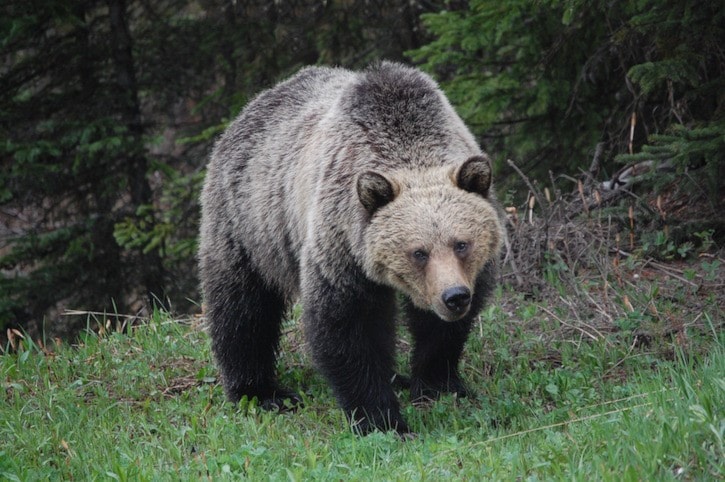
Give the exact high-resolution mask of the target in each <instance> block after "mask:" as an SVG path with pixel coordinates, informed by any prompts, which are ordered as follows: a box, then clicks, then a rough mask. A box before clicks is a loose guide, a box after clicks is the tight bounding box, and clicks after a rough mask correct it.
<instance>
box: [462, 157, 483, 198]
mask: <svg viewBox="0 0 725 482" xmlns="http://www.w3.org/2000/svg"><path fill="white" fill-rule="evenodd" d="M455 176H456V178H455V183H456V185H457V186H458V187H460V188H461V189H463V190H464V191H468V192H472V193H474V194H479V195H481V196H483V197H486V196H488V190H489V188H490V187H491V162H490V161H489V160H488V157H485V156H473V157H470V158H469V159H468V160H467V161H466V162H464V163H463V164H462V165H461V167H459V168H458V171H457V172H456V174H455Z"/></svg>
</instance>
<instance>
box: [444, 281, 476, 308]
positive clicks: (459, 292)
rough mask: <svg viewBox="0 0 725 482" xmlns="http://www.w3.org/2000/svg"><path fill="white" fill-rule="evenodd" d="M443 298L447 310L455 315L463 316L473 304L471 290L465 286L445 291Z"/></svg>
mask: <svg viewBox="0 0 725 482" xmlns="http://www.w3.org/2000/svg"><path fill="white" fill-rule="evenodd" d="M441 298H442V299H443V304H444V305H446V308H448V309H449V310H451V311H452V312H453V313H456V314H462V313H464V312H465V311H466V310H467V309H468V306H469V305H470V304H471V290H469V289H468V288H466V287H465V286H454V287H453V288H448V289H447V290H445V291H444V292H443V295H442V296H441Z"/></svg>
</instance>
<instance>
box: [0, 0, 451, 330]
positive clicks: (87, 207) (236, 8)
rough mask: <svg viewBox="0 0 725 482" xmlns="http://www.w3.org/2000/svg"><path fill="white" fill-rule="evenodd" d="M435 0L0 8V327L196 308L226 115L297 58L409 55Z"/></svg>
mask: <svg viewBox="0 0 725 482" xmlns="http://www.w3.org/2000/svg"><path fill="white" fill-rule="evenodd" d="M441 4H442V2H438V3H437V2H426V3H425V4H423V3H417V2H410V1H408V0H392V1H377V2H376V1H370V0H353V1H349V0H331V1H326V2H321V1H312V0H299V1H294V0H287V1H280V2H271V1H267V0H237V1H233V2H232V1H228V0H201V1H193V2H192V1H187V0H161V1H158V2H149V1H146V0H80V1H79V0H44V1H38V0H8V1H6V2H3V4H2V7H1V9H0V59H1V63H0V269H1V270H2V271H1V277H0V328H5V327H9V326H21V327H24V328H25V329H28V330H30V331H31V332H33V333H34V334H39V332H40V330H41V329H45V330H46V331H48V332H50V333H51V334H54V335H55V334H58V335H65V334H70V333H72V332H74V331H75V330H77V329H78V328H80V327H84V326H85V324H86V320H85V318H83V317H78V318H67V317H66V318H60V316H59V315H60V314H61V313H62V311H63V309H65V308H71V309H81V310H94V311H106V312H109V313H114V312H118V313H123V314H126V313H131V314H133V313H136V312H137V311H139V310H141V309H142V308H143V307H146V309H148V308H150V307H152V306H153V305H154V304H167V303H168V302H171V305H172V307H173V308H175V309H177V310H184V311H186V310H188V309H189V308H190V306H189V302H188V300H189V299H191V300H197V301H198V300H199V293H198V291H197V288H196V286H197V281H196V275H195V261H194V256H195V250H196V232H197V220H198V207H197V197H198V190H199V187H200V184H201V181H202V179H203V166H204V164H205V160H206V154H207V152H208V149H209V146H210V143H211V142H212V141H213V139H214V137H215V136H216V134H218V133H219V132H220V131H221V130H222V129H223V128H224V125H225V123H226V122H228V121H229V120H230V119H231V118H233V116H235V115H236V114H237V113H238V111H239V109H240V108H241V107H242V106H243V105H244V104H245V103H246V102H247V100H248V99H249V98H250V97H251V96H253V95H254V94H256V93H257V92H258V91H260V90H261V89H263V88H265V87H268V86H270V85H272V84H273V83H274V82H276V81H278V80H280V79H281V78H283V77H285V76H287V75H290V74H291V73H293V72H294V71H296V70H297V69H298V68H299V67H301V66H303V65H306V64H314V63H326V64H337V65H344V66H349V67H360V66H362V65H365V64H367V63H368V62H370V61H371V60H374V59H377V58H382V57H385V58H391V59H399V60H402V59H403V52H404V51H406V50H408V49H412V48H417V47H419V46H420V45H421V42H422V40H423V39H422V38H421V37H420V33H421V28H420V25H419V15H420V14H421V13H423V12H425V11H432V10H433V9H437V8H438V7H440V5H441ZM60 320H62V321H60ZM3 331H4V330H3Z"/></svg>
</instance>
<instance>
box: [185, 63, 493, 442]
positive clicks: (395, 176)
mask: <svg viewBox="0 0 725 482" xmlns="http://www.w3.org/2000/svg"><path fill="white" fill-rule="evenodd" d="M490 184H491V172H490V163H489V160H488V158H487V157H486V156H485V154H483V153H482V152H481V150H480V148H479V147H478V145H477V144H476V142H475V140H474V138H473V136H472V135H471V134H470V132H469V131H468V129H467V128H466V127H465V125H464V124H463V122H462V121H461V120H460V118H459V117H458V116H457V115H456V114H455V112H454V110H453V109H452V107H451V106H450V104H449V103H448V101H447V100H446V98H445V97H444V95H443V94H442V93H441V91H440V90H439V89H438V87H437V86H436V84H435V83H434V82H433V81H432V80H431V79H430V78H429V77H428V76H427V75H425V74H423V73H421V72H420V71H418V70H416V69H412V68H409V67H405V66H403V65H399V64H394V63H387V62H384V63H381V64H378V65H376V66H372V67H370V68H369V69H367V70H365V71H362V72H351V71H347V70H343V69H335V68H323V67H311V68H306V69H303V70H302V71H300V72H299V73H298V74H297V75H295V76H293V77H292V78H290V79H289V80H287V81H285V82H282V83H280V84H278V85H277V86H276V87H274V88H273V89H271V90H268V91H265V92H263V93H262V94H260V95H259V96H258V97H256V98H255V99H254V100H253V101H252V102H250V103H249V105H248V106H247V107H246V108H245V109H244V111H243V112H242V113H241V114H240V116H239V117H238V118H237V119H236V120H235V121H234V122H233V123H232V124H231V126H230V127H229V128H228V130H227V131H226V132H225V133H224V135H223V136H222V137H221V138H220V140H219V141H218V143H217V144H216V146H215V149H214V152H213V154H212V157H211V161H210V163H209V166H208V172H207V178H206V182H205V186H204V192H203V196H202V226H201V238H200V252H199V257H200V271H201V280H202V288H203V292H204V296H205V303H206V316H207V318H208V322H209V327H210V335H211V338H212V348H213V350H214V354H215V358H216V360H217V362H218V364H219V366H220V369H221V371H222V376H223V381H224V387H225V390H226V393H227V395H228V397H229V398H230V399H231V400H233V401H236V400H238V399H239V398H241V397H242V396H244V395H246V396H249V397H252V396H257V397H259V399H260V401H261V402H262V403H263V405H264V406H267V407H278V408H281V407H282V405H283V403H284V400H285V399H290V400H291V402H293V403H294V402H299V398H298V396H297V395H296V394H295V393H293V392H290V391H288V390H286V389H284V388H281V387H279V386H278V385H277V382H276V377H275V360H276V350H277V348H278V340H279V330H280V323H281V319H282V317H283V315H284V313H285V310H286V308H287V307H288V306H289V303H291V302H293V301H294V300H296V299H299V298H301V300H302V305H303V309H304V314H303V323H304V325H305V333H306V336H307V340H308V343H309V345H310V349H311V352H312V355H313V358H314V360H315V362H316V365H317V367H318V368H319V369H320V371H321V372H322V373H323V375H324V376H325V377H326V378H327V380H328V381H329V382H330V384H331V386H332V388H333V390H334V392H335V395H336V397H337V399H338V401H339V403H340V405H341V406H342V408H343V409H344V410H345V412H346V413H347V415H348V416H349V418H350V420H351V421H352V422H353V424H354V425H355V427H356V428H357V429H358V430H360V431H361V432H363V433H364V432H367V431H369V430H371V429H375V428H380V429H393V430H397V431H398V432H399V433H407V432H408V431H409V429H408V427H407V425H406V423H405V421H404V419H403V418H402V416H401V415H400V412H399V406H398V402H397V399H396V397H395V394H394V393H393V389H392V387H391V383H390V380H391V378H392V377H393V374H394V372H393V355H394V353H393V352H394V335H395V333H394V331H395V330H394V323H393V320H394V318H395V313H396V303H395V293H396V292H400V293H402V294H403V295H404V298H405V301H404V303H403V306H402V310H403V312H402V314H403V317H404V318H405V319H406V321H407V323H408V325H409V327H410V329H411V332H412V334H413V339H414V349H413V354H412V360H411V365H412V366H411V380H410V383H411V392H412V396H413V399H415V400H421V399H425V398H427V397H435V396H437V395H438V394H440V393H441V392H455V393H458V394H459V395H461V396H463V395H465V394H466V389H465V386H464V385H463V382H462V381H461V380H460V377H459V375H458V368H457V367H458V361H459V358H460V355H461V352H462V350H463V345H464V343H465V340H466V337H467V335H468V333H469V331H470V328H471V324H472V322H473V318H474V317H475V316H476V315H477V313H478V312H479V311H480V309H481V307H482V306H483V304H484V302H485V300H486V298H487V297H488V295H489V293H490V290H491V288H492V286H493V283H494V265H495V260H496V258H497V256H498V253H499V250H500V245H501V239H502V228H501V223H500V221H499V214H498V210H497V208H496V202H495V199H494V197H493V192H492V189H491V187H490Z"/></svg>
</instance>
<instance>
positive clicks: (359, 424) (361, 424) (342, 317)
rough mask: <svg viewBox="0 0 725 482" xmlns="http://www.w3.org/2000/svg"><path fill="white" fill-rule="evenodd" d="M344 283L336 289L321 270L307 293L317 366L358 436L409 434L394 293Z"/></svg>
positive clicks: (310, 339)
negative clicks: (397, 378) (397, 389)
mask: <svg viewBox="0 0 725 482" xmlns="http://www.w3.org/2000/svg"><path fill="white" fill-rule="evenodd" d="M353 279H354V278H353ZM344 283H345V284H337V285H336V284H333V283H331V282H329V281H327V280H326V279H324V278H323V277H322V275H320V274H319V271H318V272H317V273H316V274H315V276H314V278H312V279H311V280H309V281H308V282H307V283H306V285H307V286H305V288H304V290H303V307H304V315H303V319H304V323H305V331H306V335H307V339H308V343H309V345H310V347H311V349H312V355H313V357H314V360H315V364H316V365H317V367H318V368H319V370H320V371H321V372H322V374H323V375H324V377H325V378H326V379H327V381H328V382H329V383H330V385H331V387H332V389H333V391H334V393H335V397H336V398H337V400H338V403H339V404H340V406H341V407H342V408H343V410H344V411H345V414H346V415H347V417H348V419H349V420H350V422H351V423H352V426H353V428H354V429H355V431H357V432H358V433H361V434H366V433H369V432H370V431H372V430H375V429H378V430H385V431H387V430H395V431H396V432H398V433H399V434H401V435H403V434H408V433H410V430H409V428H408V425H407V424H406V423H405V420H404V419H403V417H402V415H401V414H400V406H399V404H398V400H397V397H396V396H395V393H394V392H393V388H392V384H391V379H392V378H393V373H394V372H393V362H394V351H395V323H394V316H395V296H394V293H393V292H392V291H391V290H390V289H388V288H384V287H380V286H378V285H374V284H372V283H370V282H367V281H365V282H361V281H360V279H358V280H356V281H355V282H354V283H350V279H346V280H345V281H344Z"/></svg>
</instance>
